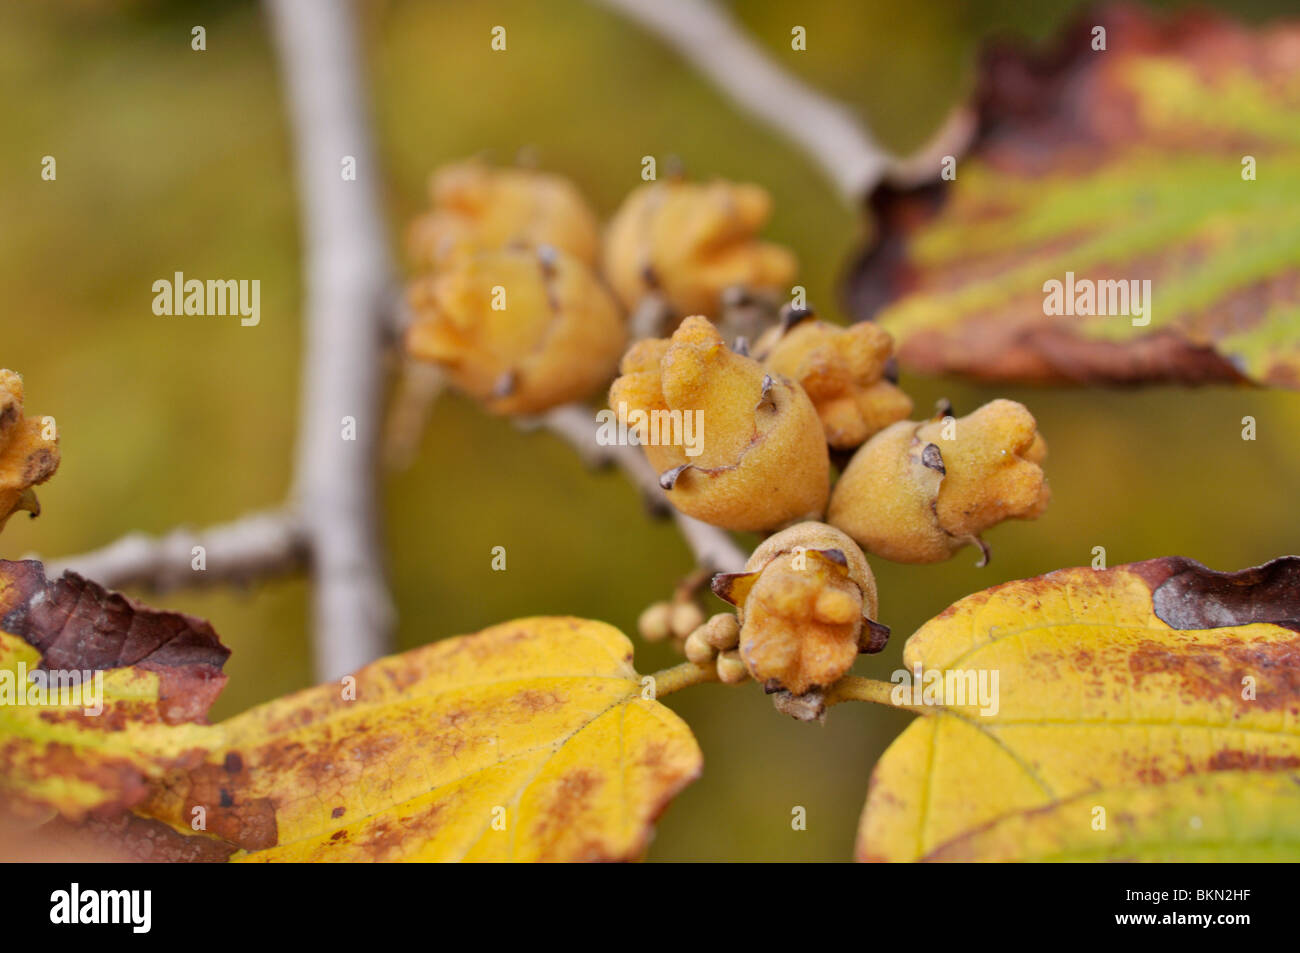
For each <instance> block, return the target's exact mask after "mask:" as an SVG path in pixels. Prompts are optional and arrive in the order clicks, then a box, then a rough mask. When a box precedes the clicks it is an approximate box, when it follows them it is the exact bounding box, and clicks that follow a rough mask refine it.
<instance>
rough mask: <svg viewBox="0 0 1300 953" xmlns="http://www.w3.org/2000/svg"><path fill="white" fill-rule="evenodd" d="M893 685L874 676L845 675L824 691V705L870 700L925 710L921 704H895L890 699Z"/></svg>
mask: <svg viewBox="0 0 1300 953" xmlns="http://www.w3.org/2000/svg"><path fill="white" fill-rule="evenodd" d="M895 687H896V686H894V685H893V684H892V683H890V682H881V681H877V680H876V679H874V678H863V677H862V676H860V675H845V676H844V677H843V678H841V679H840V680H839V681H838V682H836V683H835V684H834V685H832V686H831V690H830V691H829V692H827V693H826V705H827V707H829V706H831V705H838V704H839V703H840V702H871V703H873V704H876V705H885V706H887V707H889V708H897V709H899V710H901V711H914V712H916V713H918V714H921V713H923V712H924V711H925V708H924V706H922V705H899V704H895V703H894V702H893V700H892V695H893V691H894V688H895Z"/></svg>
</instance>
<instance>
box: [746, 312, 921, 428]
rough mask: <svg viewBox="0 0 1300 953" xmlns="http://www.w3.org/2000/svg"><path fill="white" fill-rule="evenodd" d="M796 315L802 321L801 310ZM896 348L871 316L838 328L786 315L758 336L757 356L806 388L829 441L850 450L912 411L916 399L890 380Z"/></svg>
mask: <svg viewBox="0 0 1300 953" xmlns="http://www.w3.org/2000/svg"><path fill="white" fill-rule="evenodd" d="M794 314H795V318H796V320H797V319H798V318H799V317H800V313H799V312H795V313H794ZM803 314H807V312H803ZM893 352H894V342H893V338H891V337H890V336H889V333H888V332H887V331H885V330H883V329H882V328H881V327H880V326H879V325H876V324H872V323H871V322H869V321H863V322H860V323H858V324H853V325H850V326H849V327H839V326H837V325H834V324H828V323H827V322H825V321H815V320H802V321H798V323H795V324H793V326H791V324H790V322H789V317H788V315H787V317H786V319H785V320H783V322H782V324H781V325H779V326H778V327H774V328H772V329H771V330H770V331H768V332H767V333H766V334H764V335H763V337H761V338H759V340H758V344H757V345H756V347H755V350H754V356H755V357H756V358H757V359H758V360H759V361H761V362H762V363H763V366H764V367H766V368H768V369H769V370H772V371H775V372H776V373H778V374H783V375H785V376H786V377H788V378H790V379H791V380H792V381H796V382H797V383H798V384H799V385H800V386H801V387H803V389H804V391H805V392H806V393H807V394H808V397H809V399H810V400H811V401H812V402H813V406H814V407H816V408H817V415H818V416H819V417H820V418H821V421H822V426H823V427H824V428H825V430H826V442H827V443H829V444H830V445H831V446H832V447H834V448H836V449H837V450H848V449H852V448H853V447H857V446H859V445H861V444H862V443H863V441H865V440H866V439H867V438H868V437H871V436H872V435H873V434H876V433H878V432H879V431H881V430H883V429H884V428H885V427H887V426H889V425H890V424H892V423H894V422H896V421H899V420H904V419H906V418H907V416H908V415H909V414H910V413H911V412H912V400H911V398H909V397H908V396H907V395H906V394H904V393H903V392H902V391H901V390H899V389H898V388H897V387H896V386H895V385H894V384H893V383H892V382H890V381H888V380H886V379H885V370H886V368H887V366H888V364H889V359H890V357H891V356H892V355H893Z"/></svg>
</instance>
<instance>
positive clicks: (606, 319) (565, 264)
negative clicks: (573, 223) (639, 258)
mask: <svg viewBox="0 0 1300 953" xmlns="http://www.w3.org/2000/svg"><path fill="white" fill-rule="evenodd" d="M409 299H410V303H411V309H412V311H413V313H414V320H413V322H412V325H411V327H410V328H409V329H408V331H407V336H406V346H407V350H408V352H409V353H410V354H411V355H412V356H413V357H415V358H418V359H420V360H425V361H430V362H432V363H435V364H438V365H439V366H441V367H443V368H444V369H445V370H446V372H447V374H448V376H449V377H450V378H451V380H452V382H453V383H454V384H455V385H456V386H457V387H459V388H460V389H461V390H463V391H465V392H466V393H467V394H470V395H471V396H473V397H475V398H477V399H478V400H480V401H481V402H482V403H483V404H484V406H485V407H486V408H487V409H488V410H490V411H492V412H493V413H499V414H532V413H539V412H541V411H544V410H547V409H549V408H551V407H555V406H557V405H559V404H564V403H568V402H570V401H574V400H582V399H584V398H586V397H589V396H590V395H591V394H592V392H593V391H595V390H597V389H599V388H600V387H601V385H603V384H604V383H605V382H607V381H608V380H609V379H610V378H611V377H612V376H613V374H614V370H615V368H616V367H617V365H618V358H619V354H620V353H622V350H623V347H624V345H625V344H626V340H627V333H626V330H625V328H624V325H623V320H622V316H621V314H620V313H619V310H618V307H617V305H616V304H615V303H614V300H613V299H612V298H611V297H610V295H609V293H608V292H607V291H605V289H604V287H602V286H601V284H600V282H599V281H598V280H597V279H596V276H595V275H594V274H592V272H591V270H590V269H589V268H587V266H586V265H584V264H583V263H582V262H580V261H578V260H577V259H575V258H572V257H569V256H568V255H565V254H564V253H563V252H560V251H557V250H555V249H552V248H548V247H543V248H541V249H523V248H512V249H504V250H500V251H493V252H485V253H482V254H479V255H475V256H473V257H471V258H466V259H462V260H460V261H459V262H457V263H456V264H455V265H454V266H452V267H450V268H449V269H447V270H446V271H443V272H441V273H438V274H435V275H432V276H429V277H426V278H422V279H418V280H416V281H415V282H413V283H412V284H411V287H410V294H409Z"/></svg>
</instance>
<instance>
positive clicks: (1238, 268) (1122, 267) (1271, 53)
mask: <svg viewBox="0 0 1300 953" xmlns="http://www.w3.org/2000/svg"><path fill="white" fill-rule="evenodd" d="M1096 27H1102V28H1104V30H1105V42H1106V48H1105V50H1104V51H1098V50H1096V49H1094V46H1093V44H1094V42H1095V37H1096V34H1095V28H1096ZM1297 70H1300V23H1295V22H1292V23H1286V24H1276V25H1272V26H1265V27H1258V28H1256V27H1244V26H1239V25H1236V24H1234V23H1232V22H1230V21H1228V20H1226V19H1223V18H1221V17H1219V16H1217V15H1213V14H1208V13H1204V12H1185V13H1180V14H1177V15H1173V16H1168V15H1164V14H1153V13H1149V12H1146V11H1145V10H1143V9H1142V8H1140V7H1124V6H1119V7H1108V8H1104V9H1103V10H1100V11H1093V12H1090V13H1089V14H1087V15H1085V16H1083V17H1082V18H1080V19H1079V21H1078V22H1076V23H1075V24H1074V25H1073V26H1072V27H1071V28H1069V29H1068V30H1066V31H1065V32H1064V34H1063V35H1062V36H1061V38H1060V39H1059V41H1058V42H1057V43H1056V45H1055V46H1054V47H1053V48H1051V49H1048V50H1045V51H1043V52H1041V53H1037V54H1035V53H1028V52H1024V51H1023V50H1021V49H1019V48H1017V47H1013V46H1009V45H998V46H995V47H993V48H991V49H989V50H988V51H987V52H986V53H985V55H984V57H983V60H982V64H981V66H980V69H979V77H978V89H977V92H976V95H975V105H976V107H977V109H978V112H979V134H978V137H977V140H976V143H975V146H974V148H973V151H972V152H971V154H970V155H969V156H967V157H965V158H964V159H962V160H961V161H960V162H959V163H958V164H957V166H956V178H955V180H953V181H951V182H944V183H942V184H941V185H938V186H931V187H926V188H921V189H911V190H900V189H897V188H894V187H891V186H882V187H881V188H880V189H878V190H877V191H876V193H875V194H874V195H873V196H872V198H871V203H870V204H871V210H872V213H873V216H874V218H875V226H876V227H875V230H874V237H873V239H872V243H871V245H870V246H869V248H868V249H867V250H866V252H865V253H864V254H863V255H862V256H861V258H860V259H859V260H858V261H857V262H856V263H855V264H854V265H852V266H851V268H850V270H849V278H848V283H847V286H846V297H847V304H848V307H849V310H850V311H851V312H852V313H854V314H856V315H857V316H858V317H860V318H868V317H874V318H875V319H876V320H878V321H879V322H880V324H881V326H882V327H884V328H885V329H886V330H888V331H889V332H890V333H891V334H893V335H894V337H895V339H896V341H897V342H898V347H899V357H900V360H901V362H902V363H903V365H904V366H906V367H910V368H913V369H915V370H918V371H920V372H922V373H944V372H955V373H960V374H965V375H969V376H973V377H977V378H982V379H986V380H1016V381H1029V382H1048V383H1094V382H1095V383H1142V382H1147V381H1178V382H1187V383H1200V382H1206V381H1240V380H1243V379H1246V380H1250V381H1253V382H1257V383H1262V384H1268V385H1272V386H1277V387H1288V388H1297V387H1300V132H1297V130H1300V86H1297V84H1296V83H1295V82H1294V78H1295V75H1296V72H1297ZM936 171H937V170H936ZM1067 274H1068V277H1067ZM1053 281H1055V282H1058V283H1059V287H1058V286H1053V285H1049V284H1048V283H1049V282H1053ZM1143 281H1149V282H1150V286H1149V288H1146V289H1144V287H1143V285H1142V284H1141V283H1142V282H1143ZM1058 292H1059V295H1058V294H1057V293H1058ZM1135 292H1136V293H1137V294H1140V295H1141V299H1142V300H1141V302H1140V303H1141V308H1139V307H1138V304H1139V302H1138V300H1137V298H1136V297H1135ZM1103 297H1104V298H1105V301H1104V303H1103V301H1102V300H1101V299H1102V298H1103ZM1058 305H1059V306H1060V307H1059V308H1058V307H1057V306H1058ZM1045 309H1046V310H1045ZM1139 310H1140V311H1141V312H1142V313H1141V314H1138V313H1136V312H1138V311H1139ZM1049 311H1056V312H1057V313H1055V314H1049V313H1048V312H1049Z"/></svg>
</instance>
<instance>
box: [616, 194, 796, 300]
mask: <svg viewBox="0 0 1300 953" xmlns="http://www.w3.org/2000/svg"><path fill="white" fill-rule="evenodd" d="M771 209H772V200H771V198H770V197H769V196H768V194H767V192H766V191H765V190H764V189H762V188H760V187H759V186H757V185H742V184H736V183H732V182H724V181H720V180H719V181H713V182H707V183H695V182H684V181H669V180H665V181H660V182H654V183H650V184H647V185H644V186H641V187H640V188H638V189H636V190H635V191H633V192H632V193H631V194H630V195H629V196H628V197H627V199H625V200H624V202H623V204H622V206H621V207H620V208H619V210H618V212H617V213H616V214H615V216H614V218H613V220H612V221H611V222H610V224H609V228H608V229H607V231H606V234H605V241H604V267H605V274H606V275H607V277H608V278H609V281H610V284H611V285H613V287H614V291H615V293H616V294H617V295H618V296H619V298H620V299H621V300H622V302H623V305H624V307H626V308H628V309H629V310H631V309H633V308H635V307H636V306H637V304H638V302H640V301H641V300H642V299H643V298H645V297H646V296H647V295H650V294H655V295H659V296H662V298H663V299H664V300H665V301H666V302H667V303H668V306H669V307H670V308H671V309H672V310H673V311H674V312H675V313H676V314H679V315H688V314H710V315H717V314H718V313H719V311H720V308H721V304H722V297H723V295H724V293H726V292H727V290H728V289H729V288H733V287H736V286H740V287H743V288H745V289H746V290H747V291H748V292H751V293H763V292H766V293H769V294H772V295H779V294H784V293H785V291H786V289H787V287H788V286H789V284H790V282H791V281H792V280H794V275H795V272H796V270H797V262H796V261H795V257H794V254H793V253H792V252H791V251H790V250H789V249H787V248H784V247H782V246H780V245H773V244H770V243H768V242H762V241H759V240H758V239H757V238H756V236H757V234H758V232H759V230H760V229H761V228H762V227H763V225H764V224H765V223H766V222H767V219H768V217H769V216H770V215H771Z"/></svg>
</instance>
